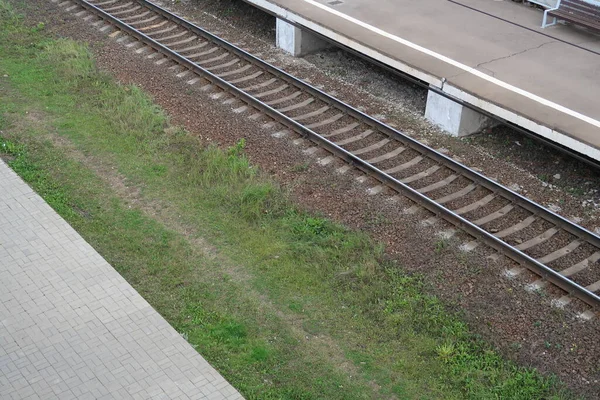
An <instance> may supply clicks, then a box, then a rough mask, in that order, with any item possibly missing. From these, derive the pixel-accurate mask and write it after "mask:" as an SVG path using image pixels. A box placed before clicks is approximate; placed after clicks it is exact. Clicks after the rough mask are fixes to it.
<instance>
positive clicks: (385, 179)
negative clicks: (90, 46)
mask: <svg viewBox="0 0 600 400" xmlns="http://www.w3.org/2000/svg"><path fill="white" fill-rule="evenodd" d="M75 1H77V2H78V3H79V4H81V5H82V6H83V7H85V8H87V9H89V10H90V11H93V12H95V13H97V14H98V15H100V16H101V17H102V18H103V19H106V20H108V21H110V22H111V23H113V24H115V25H116V26H118V27H119V28H120V29H122V30H124V31H126V32H128V33H129V34H131V35H132V36H134V37H135V38H136V39H138V40H141V41H143V42H145V43H146V44H148V45H150V46H151V47H152V48H154V49H155V50H156V51H158V52H160V53H162V54H164V55H167V56H169V57H171V58H174V59H175V60H177V61H178V62H179V63H181V64H182V65H184V66H186V67H187V68H189V69H190V70H192V71H194V72H196V73H198V74H200V75H204V76H205V77H206V78H207V79H209V80H210V81H211V82H213V84H215V85H217V86H219V87H220V88H222V89H224V90H228V91H230V92H232V93H233V94H234V95H235V96H236V97H238V98H240V99H243V100H244V101H246V102H247V103H248V104H251V105H253V106H255V107H256V108H258V109H260V110H261V111H262V112H264V113H266V114H267V115H269V116H270V117H272V118H273V119H275V120H278V121H280V122H281V123H283V124H284V125H286V126H287V127H288V128H290V129H292V130H294V131H296V132H299V133H301V134H303V135H304V136H305V137H308V138H310V139H311V140H312V141H314V142H316V143H318V144H320V145H321V146H322V147H324V148H325V149H326V150H328V151H329V152H331V153H332V154H335V155H336V156H338V157H340V158H342V159H343V160H345V161H347V162H348V163H350V164H352V165H353V166H355V167H357V168H359V169H360V170H362V171H363V172H365V173H370V174H372V176H373V177H375V178H376V179H377V180H379V181H380V182H382V183H385V184H387V185H389V186H390V187H392V188H393V189H394V190H396V191H398V192H399V193H403V194H404V195H405V196H407V197H408V198H410V199H411V200H413V201H415V202H416V203H419V204H421V205H422V206H424V207H425V208H427V209H428V210H429V211H431V212H432V213H434V214H436V215H440V216H442V217H443V218H444V219H446V220H448V221H449V222H451V223H453V224H455V225H457V226H459V227H461V228H462V229H463V230H465V231H466V232H467V233H469V234H471V235H473V236H474V237H477V238H479V239H481V240H483V242H484V243H486V244H487V245H488V246H490V247H492V248H494V249H495V250H497V251H499V252H500V253H502V254H504V255H506V256H508V257H509V258H512V259H513V260H515V261H517V262H519V263H520V264H522V265H524V266H526V267H528V268H530V269H531V270H533V271H535V272H536V273H538V274H539V275H541V276H542V277H543V278H545V279H547V280H548V281H550V282H552V283H553V284H555V285H556V286H558V287H560V288H561V289H563V290H565V291H566V292H568V293H570V294H572V295H573V296H575V297H577V298H579V299H580V300H582V301H584V302H585V303H587V304H589V305H591V306H593V307H600V296H598V295H596V294H595V293H593V292H591V291H589V290H587V289H586V288H584V287H582V286H581V285H579V284H577V283H576V282H573V281H571V280H570V279H568V278H567V277H565V276H563V275H561V274H560V273H558V272H557V271H554V270H553V269H551V268H549V267H548V266H546V265H544V264H542V263H540V262H539V261H537V260H535V259H534V258H532V257H530V256H529V255H527V254H525V253H523V252H522V251H520V250H518V249H517V248H515V247H513V246H511V245H509V244H508V243H506V242H504V241H503V240H501V239H499V238H497V237H495V236H494V235H492V234H491V233H489V232H487V231H485V230H484V229H482V228H480V227H479V226H477V225H475V224H473V223H472V222H470V221H469V220H467V219H465V218H464V217H462V216H460V215H458V214H456V213H454V212H453V211H451V210H450V209H448V208H446V207H444V206H442V205H440V204H438V203H436V202H435V201H434V200H432V199H430V198H429V197H427V196H425V195H424V194H421V193H419V192H418V191H417V190H415V189H413V188H411V187H410V186H408V185H406V184H404V183H402V182H400V181H399V180H397V179H396V178H394V177H393V176H391V175H388V174H386V173H385V172H383V171H381V170H380V169H378V168H377V167H375V166H373V165H371V164H369V163H367V162H366V161H364V160H362V159H361V158H359V157H357V156H355V155H354V154H352V153H350V152H349V151H347V150H345V149H343V148H342V147H340V146H338V145H336V144H335V143H333V142H331V141H329V140H328V139H326V138H324V137H322V136H321V135H319V134H318V133H316V132H314V131H313V130H311V129H309V128H307V127H306V126H304V125H302V124H300V123H298V122H296V121H294V120H293V119H291V118H290V117H288V116H286V115H284V114H282V113H281V112H279V111H277V110H276V109H274V108H273V107H271V106H269V105H268V104H266V103H264V102H262V101H260V100H258V99H256V98H254V97H252V96H251V95H250V94H248V93H246V92H244V91H242V90H240V89H238V88H237V87H236V86H234V85H232V84H230V83H229V82H227V81H226V80H224V79H222V78H220V77H218V76H217V75H215V74H213V73H211V72H210V71H208V70H206V69H204V68H202V67H201V66H199V65H197V64H195V63H194V62H193V61H190V60H189V59H187V58H186V57H184V56H182V55H180V54H178V53H176V52H174V51H173V50H170V49H169V48H167V47H166V46H164V45H162V44H161V43H159V42H157V41H156V40H154V39H152V38H150V37H149V36H147V35H145V34H144V33H142V32H140V31H139V30H137V29H135V28H133V27H131V26H129V25H128V24H126V23H124V22H122V21H120V20H119V19H118V18H116V17H113V16H112V15H110V14H109V13H107V12H105V11H104V10H102V9H100V8H98V7H96V6H94V5H93V4H90V3H88V2H87V1H86V0H75ZM138 1H139V2H140V1H141V2H143V3H144V4H146V3H147V4H150V5H152V8H157V9H159V10H162V11H163V12H165V13H168V14H170V15H171V16H173V17H176V16H175V15H174V14H172V13H170V12H168V11H166V10H163V9H162V8H160V7H158V6H156V5H153V4H152V3H150V2H146V1H145V0H138ZM176 18H177V19H178V21H179V20H180V18H179V17H176ZM181 21H183V22H185V25H190V26H194V27H195V28H196V29H199V30H201V31H203V32H206V31H204V30H203V29H202V28H199V27H196V26H195V25H192V24H190V23H189V22H187V21H184V20H181ZM206 34H207V35H209V36H210V37H211V38H212V37H214V38H215V40H216V41H218V42H223V43H225V44H227V47H232V48H235V49H237V50H238V51H240V52H242V53H243V54H248V53H246V52H245V51H244V50H241V49H238V48H237V47H235V46H233V45H232V44H229V43H227V42H225V41H224V40H222V39H220V38H217V37H216V36H214V35H212V34H210V33H208V32H206ZM248 57H250V58H252V59H255V60H258V61H260V63H261V64H265V65H266V66H268V67H270V68H268V69H275V70H277V71H280V73H281V74H282V75H285V76H287V77H288V78H290V79H293V80H294V81H297V79H296V78H293V77H292V76H291V75H289V74H287V73H285V72H284V71H281V70H279V69H277V68H276V67H273V66H271V65H270V64H267V63H264V62H263V61H262V60H259V59H257V58H256V57H254V56H252V55H250V54H248ZM303 85H306V84H304V83H303ZM306 87H310V88H311V89H312V90H314V91H316V92H318V93H320V94H322V95H323V96H325V97H327V98H329V99H331V100H332V101H334V102H335V103H341V102H339V100H337V99H335V98H333V97H331V96H329V95H327V94H326V93H324V92H322V91H320V90H319V89H316V88H314V87H312V86H310V85H306ZM341 104H342V105H343V106H344V107H347V109H348V110H350V111H353V112H355V113H356V114H358V115H361V116H362V117H363V118H365V119H366V120H368V121H371V122H373V123H374V124H376V126H381V127H383V128H384V129H386V130H390V131H392V132H395V133H397V134H398V135H401V136H403V137H405V138H406V139H408V140H410V142H414V143H415V144H416V145H418V146H419V147H421V148H423V150H424V151H426V152H427V153H430V154H433V155H435V156H436V157H439V158H440V159H441V160H445V161H447V162H449V163H451V164H457V165H459V166H461V165H460V164H458V163H456V162H455V161H454V160H452V159H451V158H448V157H446V156H445V155H443V154H441V153H438V152H436V151H435V150H433V149H431V148H429V147H427V146H425V145H423V144H421V143H419V142H417V141H416V140H414V139H412V138H410V137H408V136H406V135H404V134H402V133H400V132H398V131H396V130H394V129H393V128H391V127H389V126H387V125H385V124H382V123H380V122H379V121H377V120H375V119H373V118H372V117H370V116H368V115H366V114H364V113H362V112H360V111H358V110H356V109H354V108H352V107H351V106H348V105H346V104H344V103H341ZM462 167H463V168H466V167H464V166H462ZM467 169H468V168H467ZM472 172H473V173H474V174H475V175H476V176H478V177H480V178H481V179H483V180H486V181H489V182H491V183H493V184H494V185H497V186H500V187H502V186H501V185H498V184H496V183H495V182H493V181H491V180H489V179H488V178H486V177H485V176H483V175H481V174H479V173H477V172H475V171H472ZM504 189H505V190H507V191H508V192H509V193H511V194H512V195H514V196H515V197H517V198H521V199H523V200H526V201H529V200H528V199H526V198H524V197H522V196H520V195H519V194H517V193H514V192H512V191H510V190H509V189H507V188H504ZM531 203H532V204H534V205H536V206H537V207H541V206H539V205H537V204H535V203H533V202H531ZM550 213H551V212H550ZM551 214H552V215H555V216H556V217H559V218H562V217H560V216H558V215H556V214H554V213H551ZM565 221H566V222H567V223H571V222H570V221H568V220H565ZM581 229H583V228H581ZM589 233H590V234H591V235H593V234H592V233H591V232H589ZM593 236H594V237H595V238H597V239H598V240H599V241H600V238H599V237H597V236H595V235H593Z"/></svg>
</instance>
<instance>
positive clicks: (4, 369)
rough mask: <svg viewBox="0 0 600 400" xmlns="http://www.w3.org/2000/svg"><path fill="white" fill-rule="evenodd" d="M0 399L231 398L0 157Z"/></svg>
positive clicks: (232, 392)
mask: <svg viewBox="0 0 600 400" xmlns="http://www.w3.org/2000/svg"><path fill="white" fill-rule="evenodd" d="M0 398H1V399H37V398H39V399H44V400H49V399H60V400H67V399H75V398H76V399H130V398H134V399H144V400H146V399H241V398H242V396H241V395H240V394H239V393H238V392H237V391H236V390H235V389H234V388H233V387H232V386H231V385H230V384H229V383H228V382H227V381H225V379H224V378H223V377H222V376H221V375H219V373H218V372H217V371H215V370H214V369H213V368H212V367H211V366H210V365H209V364H208V363H207V362H206V361H205V360H204V359H203V358H202V357H201V356H200V355H199V354H198V353H197V352H196V350H194V349H193V348H192V347H191V346H190V345H189V344H188V343H187V342H186V341H185V340H184V339H183V338H182V337H181V336H180V335H179V334H178V333H177V332H176V331H175V330H174V329H173V328H172V327H171V326H170V325H169V324H168V323H167V321H165V320H164V319H163V318H162V317H161V316H160V315H159V314H158V313H157V312H156V311H155V310H154V309H153V308H152V307H151V306H150V305H149V304H148V303H147V302H146V301H145V300H144V299H143V298H142V297H141V296H140V295H139V294H138V293H137V292H136V291H135V290H134V289H133V288H132V287H131V286H130V285H129V284H128V283H127V282H126V281H125V279H123V278H122V277H121V276H120V275H119V274H118V273H117V272H116V271H115V270H114V269H113V268H112V267H111V266H110V265H109V264H108V263H107V262H106V261H105V260H104V259H103V258H102V257H101V256H100V255H99V254H98V253H97V252H96V251H95V250H94V249H93V248H92V247H91V246H90V245H89V244H88V243H86V242H85V240H83V238H82V237H81V236H79V235H78V234H77V232H75V231H74V230H73V229H72V228H71V227H70V226H69V225H68V224H67V223H66V222H65V221H64V220H63V219H62V218H61V217H60V216H59V215H58V214H56V213H55V212H54V211H53V210H52V209H51V208H50V207H49V206H48V205H47V204H46V203H45V202H44V200H43V199H42V198H41V197H40V196H38V195H37V194H36V193H34V192H33V191H32V190H31V189H30V188H29V186H27V185H26V184H25V183H24V182H23V181H22V180H21V179H20V178H19V177H18V176H17V175H16V174H15V173H14V172H13V171H12V170H11V169H9V168H8V167H7V165H6V164H5V163H4V162H2V161H1V160H0Z"/></svg>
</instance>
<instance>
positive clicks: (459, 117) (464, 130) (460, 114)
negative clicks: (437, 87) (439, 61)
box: [425, 90, 495, 137]
mask: <svg viewBox="0 0 600 400" xmlns="http://www.w3.org/2000/svg"><path fill="white" fill-rule="evenodd" d="M425 118H427V120H428V121H429V122H431V123H433V124H435V125H437V126H439V127H440V128H442V129H443V130H444V131H446V132H447V133H449V134H450V135H452V136H459V137H460V136H467V135H472V134H473V133H477V132H480V131H481V130H483V129H485V128H489V127H491V126H493V125H494V124H495V121H494V120H492V119H491V118H489V117H487V116H485V115H483V114H480V113H478V112H477V111H475V110H472V109H470V108H468V107H464V106H462V105H460V104H458V103H456V102H454V101H452V100H450V99H448V98H447V97H444V96H442V95H439V94H437V93H436V92H434V91H432V90H430V91H429V93H428V94H427V105H426V107H425Z"/></svg>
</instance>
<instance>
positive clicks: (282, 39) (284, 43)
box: [276, 18, 329, 57]
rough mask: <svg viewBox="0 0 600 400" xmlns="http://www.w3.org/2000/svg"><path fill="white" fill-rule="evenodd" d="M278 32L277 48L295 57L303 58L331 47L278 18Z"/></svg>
mask: <svg viewBox="0 0 600 400" xmlns="http://www.w3.org/2000/svg"><path fill="white" fill-rule="evenodd" d="M276 31H277V39H276V40H277V47H279V48H280V49H283V50H285V51H287V52H288V53H290V54H291V55H293V56H295V57H302V56H304V55H306V54H308V53H311V52H314V51H318V50H322V49H324V48H326V47H329V43H327V42H326V41H325V40H323V39H321V38H319V37H318V36H316V35H314V34H312V33H310V32H308V31H304V30H302V29H300V28H297V27H295V26H294V25H292V24H289V23H287V22H285V21H284V20H282V19H279V18H277V27H276Z"/></svg>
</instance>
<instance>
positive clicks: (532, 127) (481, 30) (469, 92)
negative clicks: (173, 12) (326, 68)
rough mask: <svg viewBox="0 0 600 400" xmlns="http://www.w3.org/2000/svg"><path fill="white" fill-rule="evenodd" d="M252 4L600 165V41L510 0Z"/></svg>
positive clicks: (268, 0) (272, 0)
mask: <svg viewBox="0 0 600 400" xmlns="http://www.w3.org/2000/svg"><path fill="white" fill-rule="evenodd" d="M244 1H246V2H247V3H250V4H252V5H254V6H256V7H258V8H261V9H263V10H264V11H266V12H269V13H271V14H273V15H275V16H276V17H278V19H280V20H283V21H286V22H287V23H290V24H292V25H293V26H294V27H298V28H303V29H306V30H307V31H308V32H315V33H317V34H319V35H322V36H324V37H326V38H327V39H329V40H330V41H334V42H337V43H339V44H342V45H344V46H346V47H348V48H350V49H353V50H355V51H357V52H360V53H362V54H364V55H366V56H368V57H370V58H372V59H375V60H377V61H379V62H381V63H383V64H385V65H387V66H389V67H392V68H394V69H396V70H399V71H401V72H404V73H406V74H409V75H411V76H413V77H416V78H418V79H420V80H422V81H424V82H426V83H428V84H429V85H430V87H435V88H438V89H440V90H442V91H444V92H445V93H447V94H449V95H451V96H454V97H455V98H458V99H460V100H462V101H464V102H466V103H469V104H471V105H473V106H475V107H477V108H478V109H481V110H484V111H486V112H488V113H490V114H493V115H495V116H498V117H500V118H502V119H504V120H506V121H508V122H511V123H513V124H515V125H517V126H520V127H522V128H524V129H527V130H529V131H531V132H533V133H535V134H537V135H539V136H541V137H543V138H546V139H548V140H550V141H552V142H555V143H558V144H560V145H562V146H565V147H567V148H569V149H571V150H574V151H576V152H578V153H581V154H584V155H586V156H588V157H590V158H592V159H595V160H598V161H600V35H596V34H593V33H591V32H589V31H586V30H583V29H579V28H578V27H576V26H573V25H568V26H565V25H561V24H559V25H555V26H552V27H547V28H545V29H542V28H541V27H540V26H541V22H542V13H541V12H540V10H536V9H533V8H530V7H526V6H524V5H522V4H517V3H513V2H512V1H509V0H504V1H503V0H494V1H491V0H460V1H458V0H457V1H455V0H429V1H412V0H379V1H377V2H373V1H371V0H244ZM432 93H433V92H432V91H430V98H429V99H428V108H429V102H430V101H431V100H436V99H435V96H433V98H432V96H431V94H432ZM440 97H441V96H440ZM438 101H439V99H438ZM440 112H441V113H446V114H449V113H452V112H453V111H452V107H450V108H449V109H448V107H447V106H446V108H444V107H442V109H441V110H440ZM447 116H448V115H446V116H442V117H447Z"/></svg>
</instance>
